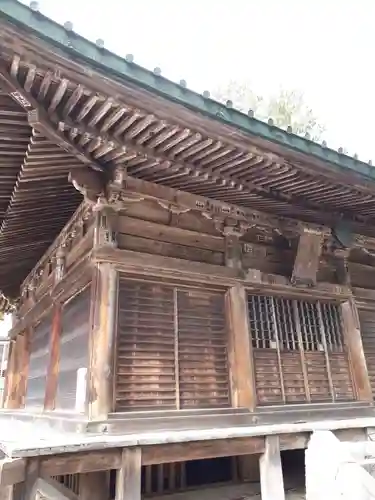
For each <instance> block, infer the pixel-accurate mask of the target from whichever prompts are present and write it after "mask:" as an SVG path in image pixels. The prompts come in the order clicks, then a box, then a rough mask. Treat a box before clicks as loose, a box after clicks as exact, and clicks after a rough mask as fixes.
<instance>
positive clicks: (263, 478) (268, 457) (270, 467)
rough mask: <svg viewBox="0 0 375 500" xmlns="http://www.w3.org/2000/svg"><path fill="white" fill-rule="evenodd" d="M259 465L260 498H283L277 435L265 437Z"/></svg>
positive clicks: (278, 499) (263, 499) (270, 499)
mask: <svg viewBox="0 0 375 500" xmlns="http://www.w3.org/2000/svg"><path fill="white" fill-rule="evenodd" d="M259 465H260V484H261V492H262V500H285V490H284V479H283V470H282V467H281V455H280V444H279V437H278V436H267V437H266V449H265V452H264V453H263V455H262V456H261V458H260V464H259Z"/></svg>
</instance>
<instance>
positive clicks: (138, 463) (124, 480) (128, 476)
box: [116, 448, 142, 500]
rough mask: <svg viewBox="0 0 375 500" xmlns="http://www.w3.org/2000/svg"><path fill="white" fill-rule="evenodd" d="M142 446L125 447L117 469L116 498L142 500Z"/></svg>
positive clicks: (117, 499)
mask: <svg viewBox="0 0 375 500" xmlns="http://www.w3.org/2000/svg"><path fill="white" fill-rule="evenodd" d="M141 467H142V452H141V448H124V450H123V452H122V457H121V468H120V469H119V470H118V471H117V478H116V500H141Z"/></svg>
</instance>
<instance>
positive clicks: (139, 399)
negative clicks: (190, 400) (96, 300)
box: [116, 280, 176, 411]
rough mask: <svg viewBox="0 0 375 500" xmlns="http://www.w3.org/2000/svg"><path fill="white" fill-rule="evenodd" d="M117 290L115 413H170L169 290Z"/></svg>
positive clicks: (131, 285)
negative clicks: (154, 411) (168, 411)
mask: <svg viewBox="0 0 375 500" xmlns="http://www.w3.org/2000/svg"><path fill="white" fill-rule="evenodd" d="M119 286H120V289H119V310H118V345H117V381H116V403H117V404H116V409H117V411H125V410H128V409H139V410H142V409H149V408H152V407H157V408H158V409H168V408H175V407H176V391H175V386H176V383H175V354H174V351H175V347H174V334H175V318H174V309H175V306H174V293H173V288H172V287H167V286H161V285H155V284H152V283H145V282H137V281H130V280H129V281H123V280H120V285H119Z"/></svg>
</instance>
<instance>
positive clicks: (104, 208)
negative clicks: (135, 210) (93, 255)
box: [94, 202, 117, 248]
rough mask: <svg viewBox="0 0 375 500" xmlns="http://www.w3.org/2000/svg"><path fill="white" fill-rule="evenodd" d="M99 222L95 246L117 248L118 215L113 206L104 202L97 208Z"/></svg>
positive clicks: (97, 222) (96, 229) (97, 223)
mask: <svg viewBox="0 0 375 500" xmlns="http://www.w3.org/2000/svg"><path fill="white" fill-rule="evenodd" d="M95 211H96V213H97V221H96V227H95V238H94V246H96V247H98V246H110V247H113V248H115V247H117V214H116V211H115V210H114V209H113V208H112V206H111V205H109V204H107V203H105V202H103V203H102V204H100V203H98V204H97V205H96V207H95Z"/></svg>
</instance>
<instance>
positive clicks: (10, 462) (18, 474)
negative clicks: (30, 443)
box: [0, 458, 26, 488]
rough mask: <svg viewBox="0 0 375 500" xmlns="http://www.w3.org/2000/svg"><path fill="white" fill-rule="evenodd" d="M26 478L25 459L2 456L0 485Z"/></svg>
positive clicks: (11, 483) (10, 483)
mask: <svg viewBox="0 0 375 500" xmlns="http://www.w3.org/2000/svg"><path fill="white" fill-rule="evenodd" d="M25 478H26V460H25V459H23V458H4V459H2V460H1V461H0V487H1V488H2V487H4V486H10V485H13V484H17V483H21V482H22V481H24V480H25Z"/></svg>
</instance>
